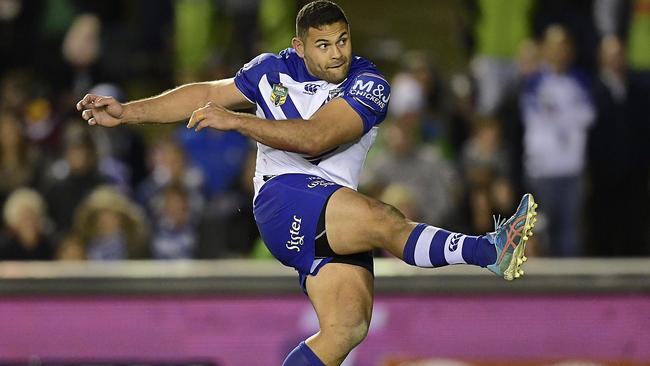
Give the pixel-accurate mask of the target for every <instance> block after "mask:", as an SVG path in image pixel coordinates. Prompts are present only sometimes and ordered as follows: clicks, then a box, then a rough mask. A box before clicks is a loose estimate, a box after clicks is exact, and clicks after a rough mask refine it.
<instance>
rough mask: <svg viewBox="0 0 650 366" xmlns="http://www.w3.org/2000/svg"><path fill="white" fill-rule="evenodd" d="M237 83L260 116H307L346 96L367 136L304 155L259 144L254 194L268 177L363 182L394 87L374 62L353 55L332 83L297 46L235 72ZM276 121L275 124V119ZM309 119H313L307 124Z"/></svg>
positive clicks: (347, 183) (267, 55) (350, 184)
mask: <svg viewBox="0 0 650 366" xmlns="http://www.w3.org/2000/svg"><path fill="white" fill-rule="evenodd" d="M235 85H236V86H237V88H238V89H239V90H240V91H241V92H242V94H244V96H245V97H246V98H247V99H248V100H249V101H251V102H252V103H254V104H255V105H256V106H257V112H256V114H257V116H258V117H260V118H264V119H267V120H284V119H294V118H295V119H305V120H307V119H309V118H310V117H311V116H312V115H313V114H314V113H315V112H316V111H317V110H318V109H319V108H320V107H322V106H323V105H324V104H325V103H328V102H329V101H330V100H332V99H334V98H343V99H345V100H346V101H347V102H348V104H349V105H350V106H351V107H352V108H353V109H354V110H355V111H356V112H357V113H359V115H360V116H361V119H362V120H363V131H364V135H363V136H362V137H361V138H360V139H359V140H357V141H353V142H351V143H348V144H346V145H342V146H338V147H336V148H334V149H332V150H330V151H327V152H325V153H323V154H321V155H319V156H305V155H301V154H297V153H292V152H287V151H283V150H278V149H274V148H272V147H269V146H266V145H264V144H261V143H259V142H258V143H257V163H256V169H255V178H254V183H255V195H256V196H257V193H258V192H259V190H260V188H261V187H262V185H263V184H264V180H263V177H264V176H273V175H280V174H289V173H301V174H310V175H315V176H318V177H322V178H325V179H327V180H330V181H332V182H335V183H338V184H340V185H342V186H346V187H349V188H352V189H356V188H357V186H358V184H359V176H360V174H361V168H362V167H363V163H364V161H365V159H366V155H367V153H368V150H369V149H370V146H371V145H372V143H373V142H374V140H375V137H376V135H377V127H376V126H377V125H378V124H379V123H381V122H382V121H383V120H384V118H386V111H387V110H388V101H389V99H390V85H389V84H388V82H387V81H386V79H384V77H383V76H381V75H380V74H379V72H378V71H377V69H376V68H375V65H374V64H372V63H371V62H369V61H367V60H365V59H363V58H361V57H356V56H355V57H353V59H352V63H351V65H350V71H349V74H348V77H347V78H346V79H345V80H344V81H343V82H341V83H340V84H331V83H328V82H326V81H323V80H320V79H316V78H314V77H313V76H311V75H310V74H309V73H308V71H307V68H306V66H305V63H304V61H303V59H302V58H300V57H299V56H298V55H297V54H296V52H295V50H294V49H292V48H288V49H286V50H284V51H282V52H280V54H278V55H276V54H271V53H265V54H261V55H259V56H257V57H256V58H254V59H253V60H252V61H251V62H249V63H247V64H246V65H244V67H243V68H242V69H241V70H239V72H237V75H236V76H235ZM271 123H272V122H271ZM306 123H309V122H306Z"/></svg>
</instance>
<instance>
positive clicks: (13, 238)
mask: <svg viewBox="0 0 650 366" xmlns="http://www.w3.org/2000/svg"><path fill="white" fill-rule="evenodd" d="M3 214H4V221H5V228H4V230H3V232H2V234H0V260H50V259H52V258H53V256H54V248H53V245H52V242H51V240H50V237H49V234H48V230H47V227H48V225H47V221H48V218H47V215H46V208H45V201H44V200H43V198H42V197H41V195H40V194H39V193H38V192H36V191H35V190H32V189H29V188H19V189H17V190H15V191H14V192H13V193H12V194H11V195H10V196H9V198H8V199H7V202H6V203H5V205H4V211H3Z"/></svg>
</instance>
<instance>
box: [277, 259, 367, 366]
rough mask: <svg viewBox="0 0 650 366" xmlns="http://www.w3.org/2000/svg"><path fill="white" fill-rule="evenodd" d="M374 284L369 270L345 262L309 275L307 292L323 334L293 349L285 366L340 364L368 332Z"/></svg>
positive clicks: (317, 334) (329, 265) (318, 334)
mask: <svg viewBox="0 0 650 366" xmlns="http://www.w3.org/2000/svg"><path fill="white" fill-rule="evenodd" d="M372 283H373V279H372V275H371V274H370V272H369V271H368V270H366V269H364V268H362V267H359V266H354V265H349V264H345V263H329V264H327V265H326V266H324V267H323V268H322V269H321V270H320V272H318V274H317V275H316V276H309V277H308V278H307V292H308V295H309V299H310V300H311V302H312V305H313V306H314V309H315V310H316V315H317V316H318V323H319V325H320V331H319V332H318V333H316V334H315V335H313V336H312V337H310V338H309V339H307V341H306V342H303V343H301V344H300V345H299V346H298V347H297V348H296V349H294V350H293V351H292V352H291V353H290V354H289V356H288V357H287V359H286V360H285V361H284V364H283V366H320V365H327V366H330V365H335V366H336V365H340V364H341V363H342V362H343V360H344V359H345V357H346V356H347V355H348V353H349V352H350V351H351V350H352V349H353V348H354V347H356V346H357V345H358V344H359V343H361V341H363V339H364V338H365V337H366V334H367V332H368V326H369V325H370V317H371V315H372V298H373V284H372ZM306 362H309V363H306ZM319 362H320V363H319Z"/></svg>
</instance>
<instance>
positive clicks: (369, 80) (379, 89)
mask: <svg viewBox="0 0 650 366" xmlns="http://www.w3.org/2000/svg"><path fill="white" fill-rule="evenodd" d="M343 99H345V100H346V101H347V102H348V104H349V105H350V106H351V107H352V109H354V110H355V111H356V112H357V113H358V114H359V116H361V119H362V120H363V132H364V133H366V132H368V131H370V129H371V128H373V127H374V126H376V125H378V124H380V123H381V122H382V121H383V120H384V119H385V118H386V112H387V111H388V101H389V100H390V85H389V84H388V82H387V81H386V79H384V78H383V77H382V76H381V75H379V74H377V73H374V72H363V73H360V74H358V75H357V76H355V77H354V79H353V80H352V82H351V83H350V84H348V87H347V88H346V90H345V91H344V93H343Z"/></svg>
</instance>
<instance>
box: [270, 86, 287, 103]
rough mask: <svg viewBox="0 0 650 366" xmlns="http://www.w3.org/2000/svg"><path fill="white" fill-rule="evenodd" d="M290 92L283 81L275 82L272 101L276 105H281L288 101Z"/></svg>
mask: <svg viewBox="0 0 650 366" xmlns="http://www.w3.org/2000/svg"><path fill="white" fill-rule="evenodd" d="M288 94H289V89H287V87H286V86H284V85H282V83H279V84H274V85H273V90H272V91H271V102H272V103H273V105H274V106H276V107H279V106H281V105H283V104H284V102H286V101H287V95H288Z"/></svg>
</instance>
